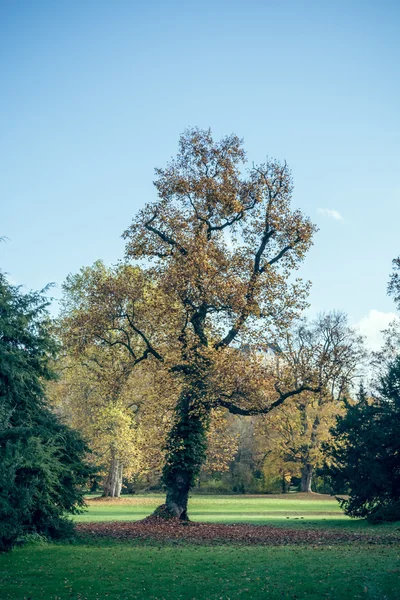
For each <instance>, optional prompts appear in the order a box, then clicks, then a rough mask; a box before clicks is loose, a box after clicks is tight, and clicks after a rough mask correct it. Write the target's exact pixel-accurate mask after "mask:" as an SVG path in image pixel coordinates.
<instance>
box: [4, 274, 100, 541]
mask: <svg viewBox="0 0 400 600" xmlns="http://www.w3.org/2000/svg"><path fill="white" fill-rule="evenodd" d="M47 306H48V302H47V301H46V300H45V297H44V295H43V293H37V292H31V293H27V294H23V293H21V291H20V289H19V288H18V287H15V286H12V285H10V284H9V283H8V282H7V280H6V278H5V276H4V275H3V274H2V273H0V550H8V549H10V548H11V547H12V546H13V545H14V544H15V543H16V541H17V540H18V539H19V538H21V537H23V536H24V535H26V534H28V533H38V534H40V535H45V536H49V537H53V538H55V537H60V536H62V535H64V534H66V533H67V532H69V531H71V528H72V524H71V522H70V521H68V520H67V518H66V516H65V515H66V513H73V512H76V511H78V510H79V507H81V506H82V505H83V504H84V501H83V493H82V485H83V484H84V483H85V482H86V480H87V478H88V476H89V473H90V468H89V467H88V465H87V464H86V463H85V462H84V455H85V453H86V451H87V448H86V446H85V443H84V442H83V440H82V439H81V437H80V436H79V435H78V434H77V433H76V432H74V431H73V430H72V429H70V428H68V427H66V426H65V425H63V424H62V423H60V422H59V421H58V420H57V418H56V417H55V415H54V414H53V413H52V412H51V411H50V410H49V408H48V407H47V405H46V399H45V394H44V388H43V384H44V382H45V381H46V380H49V379H50V378H51V377H52V373H51V371H50V369H49V360H50V358H51V357H52V356H54V353H55V351H56V346H55V343H54V340H53V339H52V336H51V334H50V329H49V327H50V320H49V317H48V312H47Z"/></svg>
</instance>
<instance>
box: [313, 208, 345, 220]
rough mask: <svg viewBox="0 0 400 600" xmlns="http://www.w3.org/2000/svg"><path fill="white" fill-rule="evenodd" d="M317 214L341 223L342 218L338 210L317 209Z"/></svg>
mask: <svg viewBox="0 0 400 600" xmlns="http://www.w3.org/2000/svg"><path fill="white" fill-rule="evenodd" d="M318 214H320V215H324V217H329V218H330V219H334V220H335V221H343V217H342V215H341V214H340V212H339V211H338V210H333V209H332V208H319V209H318Z"/></svg>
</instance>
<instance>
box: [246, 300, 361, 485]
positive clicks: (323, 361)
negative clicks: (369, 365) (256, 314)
mask: <svg viewBox="0 0 400 600" xmlns="http://www.w3.org/2000/svg"><path fill="white" fill-rule="evenodd" d="M366 356H367V353H366V350H365V347H364V344H363V339H362V337H361V336H360V335H359V334H357V332H356V331H355V330H354V329H352V328H350V327H349V326H348V323H347V317H346V315H345V314H343V313H340V312H332V313H328V314H323V315H320V316H319V317H318V318H317V319H315V320H314V321H312V322H310V323H308V322H306V321H304V322H302V323H301V324H300V325H297V326H296V327H294V328H293V329H292V330H289V331H287V332H286V333H285V334H282V335H281V345H280V347H279V351H277V352H276V355H275V363H276V368H277V370H281V371H282V372H283V373H284V374H285V377H287V378H289V381H290V380H291V379H292V380H293V381H292V383H291V385H292V386H293V387H296V386H298V382H299V381H301V380H302V379H303V377H304V373H310V372H314V373H315V377H316V380H318V381H319V382H320V389H319V390H318V391H317V392H310V391H304V392H302V393H301V394H299V395H297V396H295V397H293V398H291V399H290V400H289V401H287V402H286V403H285V404H284V405H282V406H280V407H279V408H278V409H277V410H276V411H274V412H272V413H271V414H269V415H267V416H266V417H264V418H263V419H261V420H259V423H258V426H259V430H260V428H261V429H262V430H263V432H264V444H262V446H263V447H264V448H265V450H266V453H267V456H268V459H269V460H271V458H272V457H274V462H275V463H276V464H277V465H280V469H281V471H282V473H283V472H284V471H285V469H284V463H287V464H288V470H289V472H293V466H294V465H295V464H297V465H298V471H299V475H300V477H301V488H300V489H301V491H302V492H311V491H312V480H313V475H314V473H315V471H316V469H317V468H319V467H322V466H323V464H324V453H323V446H324V444H326V443H327V442H328V441H329V439H330V429H331V427H333V425H334V424H335V422H336V417H337V416H338V415H339V414H341V413H342V412H343V402H342V400H343V397H344V395H347V397H348V396H349V394H350V392H351V389H352V386H353V382H354V380H355V379H357V378H359V377H360V375H361V372H362V367H363V364H364V363H365V360H366ZM283 373H282V375H281V376H283ZM261 443H262V442H261ZM281 463H283V464H281ZM289 466H290V469H289Z"/></svg>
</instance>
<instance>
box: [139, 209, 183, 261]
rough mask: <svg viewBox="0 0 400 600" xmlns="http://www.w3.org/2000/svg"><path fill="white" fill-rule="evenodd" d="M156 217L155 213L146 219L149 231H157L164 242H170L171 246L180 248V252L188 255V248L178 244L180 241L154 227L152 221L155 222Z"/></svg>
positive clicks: (146, 226)
mask: <svg viewBox="0 0 400 600" xmlns="http://www.w3.org/2000/svg"><path fill="white" fill-rule="evenodd" d="M156 218H157V214H154V215H153V216H152V217H151V219H149V220H148V221H146V222H145V223H144V227H145V229H147V230H148V231H151V232H152V233H155V234H156V235H157V236H158V237H159V238H160V239H161V240H162V241H163V242H165V243H166V244H169V245H170V246H173V247H174V248H176V249H177V250H178V252H180V253H181V254H183V255H184V256H186V255H187V250H186V248H184V247H183V246H181V245H180V244H178V242H177V241H176V240H174V239H173V238H172V237H171V236H169V235H168V234H166V233H164V232H162V231H160V230H159V229H156V228H155V227H153V225H152V223H153V221H154V220H155V219H156ZM163 257H164V256H163Z"/></svg>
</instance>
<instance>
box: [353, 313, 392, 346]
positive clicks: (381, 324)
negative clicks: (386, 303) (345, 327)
mask: <svg viewBox="0 0 400 600" xmlns="http://www.w3.org/2000/svg"><path fill="white" fill-rule="evenodd" d="M394 319H398V316H397V315H396V314H395V313H392V312H387V313H385V312H379V310H374V309H372V310H370V311H369V313H368V315H367V316H365V317H363V318H362V319H361V320H360V321H359V322H358V323H357V324H356V328H357V329H358V330H359V332H360V333H361V334H362V335H364V336H365V337H366V344H367V346H368V347H369V348H370V350H379V348H380V347H381V346H382V344H383V336H382V333H381V332H382V329H387V327H388V325H389V323H390V322H391V321H393V320H394Z"/></svg>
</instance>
